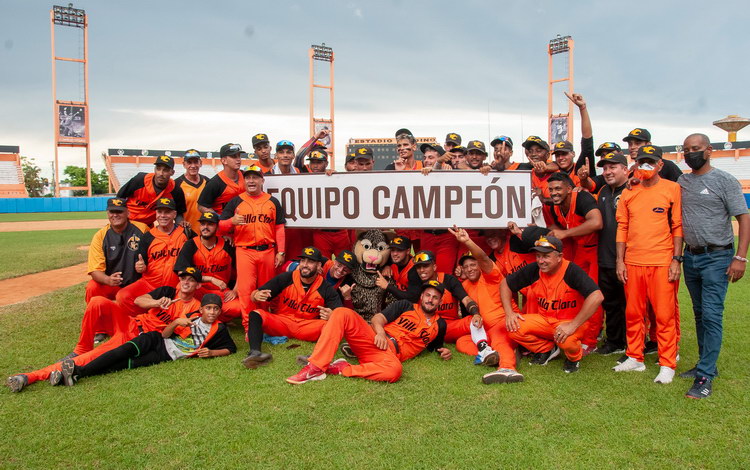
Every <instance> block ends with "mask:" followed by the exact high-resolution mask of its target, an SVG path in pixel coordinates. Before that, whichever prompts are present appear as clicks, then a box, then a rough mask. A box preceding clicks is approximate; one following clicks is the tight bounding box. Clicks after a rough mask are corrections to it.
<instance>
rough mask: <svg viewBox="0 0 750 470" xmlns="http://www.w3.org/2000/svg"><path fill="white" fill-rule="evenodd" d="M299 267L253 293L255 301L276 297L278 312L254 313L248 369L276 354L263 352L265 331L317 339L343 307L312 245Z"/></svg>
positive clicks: (250, 319) (259, 301)
mask: <svg viewBox="0 0 750 470" xmlns="http://www.w3.org/2000/svg"><path fill="white" fill-rule="evenodd" d="M299 258H300V262H299V266H298V267H297V269H295V270H294V271H291V272H284V273H281V274H279V275H278V276H276V277H274V278H273V279H271V280H270V281H268V282H267V283H265V284H263V285H262V286H260V287H259V288H258V289H257V290H255V291H253V293H252V301H253V303H254V304H256V305H257V304H259V303H261V302H268V301H271V300H274V305H275V307H276V309H275V313H270V312H268V311H266V310H261V309H254V310H253V311H252V312H250V315H249V321H248V328H247V341H248V343H249V344H250V352H249V353H248V355H247V357H246V358H245V359H243V360H242V364H244V366H245V367H247V368H248V369H255V368H257V367H258V366H261V365H265V364H268V362H269V361H270V360H271V358H272V356H271V354H270V353H264V352H261V350H260V347H261V343H262V342H263V333H266V334H268V335H271V336H289V337H291V338H296V339H300V340H302V341H316V340H317V339H318V337H319V336H320V332H321V330H322V329H323V326H324V325H325V323H326V320H328V317H330V315H331V311H332V310H333V309H335V308H338V307H341V306H342V304H341V298H340V297H339V295H338V293H337V292H336V290H335V289H334V288H333V287H331V285H330V284H329V283H327V282H325V280H324V279H323V275H322V274H321V273H320V270H321V266H322V264H323V261H324V258H323V256H322V255H321V254H320V251H319V250H318V249H317V248H315V247H312V246H308V247H307V248H304V249H303V250H302V253H300V255H299Z"/></svg>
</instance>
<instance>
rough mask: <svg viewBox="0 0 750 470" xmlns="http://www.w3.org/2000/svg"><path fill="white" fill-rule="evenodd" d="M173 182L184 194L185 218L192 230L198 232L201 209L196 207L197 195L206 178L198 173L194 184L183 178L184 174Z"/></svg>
mask: <svg viewBox="0 0 750 470" xmlns="http://www.w3.org/2000/svg"><path fill="white" fill-rule="evenodd" d="M174 182H175V184H176V185H177V187H178V188H180V189H181V190H182V192H183V194H185V220H187V221H188V223H190V227H192V229H193V231H195V232H198V230H200V223H198V218H199V217H200V216H201V211H200V210H199V209H198V197H199V196H200V195H201V192H202V191H203V188H205V187H206V183H207V182H208V178H206V177H205V176H203V175H198V184H195V183H193V182H192V181H189V180H188V179H187V178H185V175H182V176H180V177H179V178H177V179H176V180H174Z"/></svg>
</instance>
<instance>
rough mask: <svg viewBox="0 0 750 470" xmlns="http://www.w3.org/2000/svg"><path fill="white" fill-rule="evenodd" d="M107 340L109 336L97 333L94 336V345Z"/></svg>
mask: <svg viewBox="0 0 750 470" xmlns="http://www.w3.org/2000/svg"><path fill="white" fill-rule="evenodd" d="M108 339H109V335H108V334H106V333H97V334H95V335H94V345H97V344H99V343H103V342H105V341H107V340H108Z"/></svg>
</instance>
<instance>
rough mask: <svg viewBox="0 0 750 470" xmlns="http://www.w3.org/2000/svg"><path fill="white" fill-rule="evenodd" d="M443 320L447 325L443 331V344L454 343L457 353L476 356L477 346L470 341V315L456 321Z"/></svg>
mask: <svg viewBox="0 0 750 470" xmlns="http://www.w3.org/2000/svg"><path fill="white" fill-rule="evenodd" d="M443 320H445V323H446V324H447V325H448V328H447V329H446V330H445V342H446V343H456V350H457V351H458V352H461V353H464V354H468V355H470V356H476V355H477V352H476V351H477V346H476V345H475V344H474V341H472V339H471V315H469V316H466V317H463V318H458V319H455V318H454V319H447V318H443ZM472 351H475V352H472Z"/></svg>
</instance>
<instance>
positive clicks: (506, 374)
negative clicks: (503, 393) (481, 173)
mask: <svg viewBox="0 0 750 470" xmlns="http://www.w3.org/2000/svg"><path fill="white" fill-rule="evenodd" d="M515 382H523V375H521V374H519V373H518V372H517V371H516V370H515V369H498V370H496V371H494V372H490V373H489V374H484V376H483V377H482V383H484V384H500V383H504V384H507V383H515Z"/></svg>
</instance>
